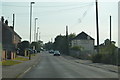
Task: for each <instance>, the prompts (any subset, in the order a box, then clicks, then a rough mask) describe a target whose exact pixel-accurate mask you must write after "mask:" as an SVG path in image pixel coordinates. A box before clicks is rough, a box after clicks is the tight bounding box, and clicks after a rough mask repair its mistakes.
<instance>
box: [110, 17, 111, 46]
mask: <svg viewBox="0 0 120 80" xmlns="http://www.w3.org/2000/svg"><path fill="white" fill-rule="evenodd" d="M110 44H111V15H110Z"/></svg>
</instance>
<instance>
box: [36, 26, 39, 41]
mask: <svg viewBox="0 0 120 80" xmlns="http://www.w3.org/2000/svg"><path fill="white" fill-rule="evenodd" d="M38 29H39V27H37V34H36V40H37V41H38Z"/></svg>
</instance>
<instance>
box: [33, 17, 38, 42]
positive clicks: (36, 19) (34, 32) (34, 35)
mask: <svg viewBox="0 0 120 80" xmlns="http://www.w3.org/2000/svg"><path fill="white" fill-rule="evenodd" d="M37 19H38V18H35V29H34V41H36V20H37Z"/></svg>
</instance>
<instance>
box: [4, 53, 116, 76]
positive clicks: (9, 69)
mask: <svg viewBox="0 0 120 80" xmlns="http://www.w3.org/2000/svg"><path fill="white" fill-rule="evenodd" d="M62 58H64V59H66V60H68V61H75V62H76V63H81V64H84V65H88V66H93V67H97V68H102V69H105V70H109V71H111V72H115V73H118V67H117V66H115V65H106V64H101V63H92V61H90V60H80V59H76V58H74V57H71V56H66V55H62ZM40 60H41V54H39V53H38V54H36V56H32V59H31V60H29V61H24V62H23V63H20V64H17V65H13V66H3V67H2V77H3V78H19V76H20V75H22V74H23V73H25V72H26V71H28V70H30V69H31V68H32V67H33V66H35V65H37V64H38V63H39V62H40Z"/></svg>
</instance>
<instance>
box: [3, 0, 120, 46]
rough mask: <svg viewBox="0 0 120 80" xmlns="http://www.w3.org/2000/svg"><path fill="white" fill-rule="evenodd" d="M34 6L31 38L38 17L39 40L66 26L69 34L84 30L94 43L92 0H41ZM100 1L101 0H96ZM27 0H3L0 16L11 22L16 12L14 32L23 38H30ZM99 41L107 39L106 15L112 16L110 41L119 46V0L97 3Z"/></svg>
mask: <svg viewBox="0 0 120 80" xmlns="http://www.w3.org/2000/svg"><path fill="white" fill-rule="evenodd" d="M34 1H36V2H35V4H34V5H33V17H32V40H34V19H35V17H37V18H38V20H37V26H38V27H39V32H40V33H41V37H40V39H41V40H43V41H44V43H45V42H48V41H50V40H51V38H53V41H54V38H55V37H56V36H57V35H59V34H62V35H65V26H66V25H68V27H69V34H70V33H76V34H79V33H80V32H82V31H84V32H86V33H87V34H88V35H90V36H91V37H93V38H94V39H95V44H96V21H95V20H96V18H95V16H96V14H95V2H94V1H95V0H88V1H86V0H84V1H83V0H82V1H78V0H76V1H73V0H70V1H69V0H68V1H66V2H59V0H51V2H50V1H49V2H48V0H44V2H43V0H41V1H40V2H38V0H34ZM99 1H101V0H99ZM29 6H30V1H29V2H28V1H27V2H25V0H24V2H15V1H14V0H11V2H10V1H9V2H8V0H5V1H2V15H3V16H4V17H5V19H8V20H9V25H12V14H13V13H14V14H15V31H16V32H17V33H18V34H19V35H20V36H21V37H22V40H29V10H30V7H29ZM98 9H99V29H100V31H99V33H100V43H103V42H104V40H105V39H107V38H108V39H109V26H110V24H109V17H110V15H111V16H112V40H113V41H116V42H117V44H116V45H118V2H117V0H116V1H115V0H114V1H113V0H112V1H108V0H106V1H105V0H104V2H103V1H101V2H99V3H98Z"/></svg>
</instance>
